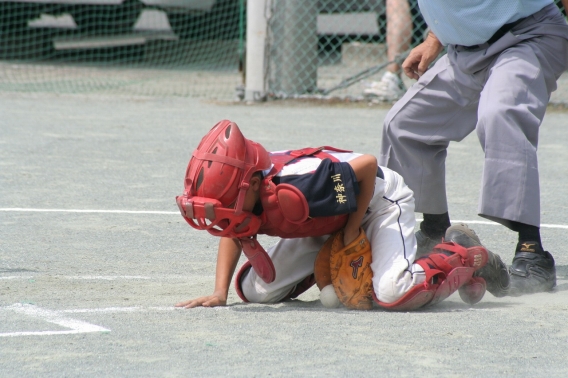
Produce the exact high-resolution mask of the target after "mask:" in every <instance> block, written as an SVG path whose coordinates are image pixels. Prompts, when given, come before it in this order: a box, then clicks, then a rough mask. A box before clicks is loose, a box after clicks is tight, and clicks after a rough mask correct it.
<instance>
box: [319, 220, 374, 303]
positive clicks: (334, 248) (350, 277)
mask: <svg viewBox="0 0 568 378" xmlns="http://www.w3.org/2000/svg"><path fill="white" fill-rule="evenodd" d="M314 275H315V278H316V283H317V285H318V288H319V289H320V290H321V289H323V288H324V287H326V286H328V285H330V284H331V285H333V288H334V289H335V294H337V297H338V298H339V300H340V301H341V303H343V304H344V305H345V307H348V308H351V309H356V310H370V309H371V308H372V307H373V294H372V291H373V281H372V280H373V271H372V270H371V243H369V240H368V239H367V236H366V235H365V232H364V231H363V229H362V228H361V229H360V232H359V236H358V237H357V239H355V240H354V241H353V242H351V243H350V244H349V245H347V246H344V245H343V231H342V230H341V231H337V232H336V233H334V234H332V235H331V236H330V237H329V239H327V241H326V242H325V244H324V245H323V247H322V248H321V250H320V251H319V252H318V255H317V257H316V261H315V264H314Z"/></svg>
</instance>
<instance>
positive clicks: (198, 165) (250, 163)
mask: <svg viewBox="0 0 568 378" xmlns="http://www.w3.org/2000/svg"><path fill="white" fill-rule="evenodd" d="M271 166H272V162H271V161H270V155H269V154H268V152H267V151H266V150H265V149H264V147H262V146H261V145H260V144H258V143H255V142H253V141H251V140H249V139H246V138H245V137H244V136H243V134H242V133H241V130H240V129H239V127H238V126H237V124H236V123H234V122H231V121H228V120H223V121H221V122H219V123H217V124H216V125H215V126H213V128H212V129H211V131H209V132H208V133H207V135H205V136H204V137H203V139H201V142H200V143H199V146H197V149H196V150H195V151H193V156H192V158H191V160H190V161H189V165H188V167H187V171H186V174H185V190H186V193H187V194H188V195H189V196H190V197H191V196H196V197H204V198H211V199H215V200H218V201H219V202H221V205H222V206H223V207H232V206H231V205H234V207H233V208H234V210H235V215H238V214H240V213H241V212H242V209H243V204H244V200H245V194H246V191H247V189H248V187H249V181H250V179H251V177H252V175H253V173H254V172H256V171H260V170H266V169H269V168H270V167H271ZM235 201H236V203H235Z"/></svg>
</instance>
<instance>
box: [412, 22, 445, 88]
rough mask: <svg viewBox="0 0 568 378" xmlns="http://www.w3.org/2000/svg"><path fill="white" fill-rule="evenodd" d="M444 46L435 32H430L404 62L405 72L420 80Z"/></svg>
mask: <svg viewBox="0 0 568 378" xmlns="http://www.w3.org/2000/svg"><path fill="white" fill-rule="evenodd" d="M443 48H444V47H443V46H442V44H441V43H440V41H439V40H438V38H437V37H436V36H435V35H434V33H432V32H430V33H428V36H427V37H426V39H425V40H424V42H422V43H421V44H419V45H418V46H416V47H415V48H413V49H412V50H411V51H410V54H408V57H407V58H406V59H405V60H404V62H403V63H402V69H403V71H404V74H405V75H406V76H408V77H409V78H411V79H415V80H418V79H419V78H420V76H422V75H424V72H426V71H427V70H428V67H429V66H430V63H432V62H433V61H434V60H435V59H436V58H437V57H438V55H439V54H440V52H441V51H442V49H443Z"/></svg>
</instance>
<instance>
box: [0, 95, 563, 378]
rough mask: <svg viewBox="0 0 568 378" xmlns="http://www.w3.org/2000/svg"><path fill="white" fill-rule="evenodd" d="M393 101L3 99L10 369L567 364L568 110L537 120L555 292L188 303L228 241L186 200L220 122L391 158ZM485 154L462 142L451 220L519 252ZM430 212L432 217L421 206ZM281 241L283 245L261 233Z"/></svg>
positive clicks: (466, 372)
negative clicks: (430, 303)
mask: <svg viewBox="0 0 568 378" xmlns="http://www.w3.org/2000/svg"><path fill="white" fill-rule="evenodd" d="M385 114H386V109H380V108H377V107H365V106H361V105H354V106H345V105H343V106H340V105H335V106H325V105H321V104H314V103H311V104H300V103H290V102H284V103H269V104H259V105H253V106H246V105H233V104H222V103H212V102H206V101H198V100H190V99H183V98H160V99H157V98H144V97H138V98H123V97H97V96H81V95H73V96H72V95H69V96H66V95H55V94H41V95H40V94H36V95H32V94H17V95H14V94H7V93H0V168H1V169H0V376H2V377H40V376H41V377H63V376H64V377H74V376H93V377H102V376H120V377H131V376H136V377H156V376H160V377H161V376H164V377H171V376H188V377H201V376H214V377H218V376H239V377H240V376H243V377H245V376H246V377H249V376H260V377H266V376H285V377H303V376H316V377H324V376H325V377H336V376H337V377H360V376H396V377H399V376H413V377H415V376H421V375H425V376H467V377H471V376H476V377H477V376H479V377H486V376H511V377H535V376H536V377H565V376H567V375H568V365H567V363H566V354H567V352H566V351H567V348H568V330H567V328H566V318H567V315H568V291H567V290H568V251H567V250H566V246H567V245H568V215H567V214H568V191H567V190H566V186H567V184H568V166H567V164H566V162H567V161H568V148H567V147H566V146H567V145H568V129H567V128H566V125H567V124H568V113H564V112H561V111H555V110H551V111H549V112H548V114H547V116H546V118H545V121H544V124H543V126H542V130H541V141H540V149H539V159H540V167H541V192H542V223H543V228H542V236H543V241H544V244H545V246H546V247H547V249H549V250H550V251H551V252H552V253H553V255H554V256H555V258H556V262H557V269H558V286H557V289H556V290H555V292H553V293H544V294H536V295H529V296H524V297H519V298H510V297H508V298H503V299H497V298H494V297H492V296H491V294H486V296H485V298H484V299H483V300H482V301H481V302H480V303H479V304H478V305H476V306H474V307H469V306H467V305H465V304H464V303H463V302H461V300H460V299H459V296H457V295H454V296H452V297H450V298H449V299H448V300H447V301H445V302H443V303H441V304H439V305H437V306H435V307H431V308H427V309H425V310H422V311H416V312H413V313H392V312H386V311H383V310H381V309H378V308H377V309H375V310H373V311H370V312H355V311H349V310H346V309H335V310H330V309H326V308H324V307H323V306H322V305H321V304H320V303H319V300H318V292H317V289H311V290H309V291H308V292H306V293H305V294H303V295H302V296H300V297H299V299H298V300H295V301H291V302H286V303H282V304H277V305H250V304H243V303H242V302H241V301H240V300H239V298H238V297H237V296H236V294H235V292H234V290H231V291H230V293H229V305H228V306H227V307H223V308H213V309H211V308H198V309H192V310H180V309H175V308H174V307H173V304H174V303H176V302H178V301H180V300H184V299H189V298H192V297H196V296H200V295H205V294H208V293H210V292H211V291H212V288H213V278H214V270H215V255H216V240H215V239H214V238H213V237H210V236H209V235H208V234H207V233H205V232H198V231H195V230H193V229H191V228H190V227H189V226H188V225H187V224H185V222H184V220H183V219H182V218H181V216H180V215H179V214H178V211H177V207H176V205H175V198H174V197H175V196H176V195H178V194H180V193H181V191H182V188H183V175H184V172H185V168H186V165H187V162H188V159H189V156H190V153H191V152H192V150H193V149H194V148H195V147H196V146H197V143H198V141H199V140H200V138H201V137H202V136H203V135H204V134H205V133H206V132H207V131H208V130H209V129H210V128H211V127H212V126H213V124H215V123H216V122H217V121H218V120H220V119H223V118H229V119H232V120H234V121H236V122H237V123H238V124H239V125H240V126H241V128H242V130H243V132H244V133H245V135H247V136H248V137H250V138H251V139H255V140H257V141H258V142H261V143H263V144H264V145H265V146H266V147H267V148H268V149H282V148H299V147H305V146H316V145H334V146H338V147H343V148H348V149H353V150H356V151H358V152H367V153H374V154H376V153H377V152H378V146H379V142H380V128H381V123H382V120H383V119H384V116H385ZM482 159H483V155H482V151H481V149H480V148H479V146H478V144H477V140H476V137H475V135H472V136H470V137H468V138H467V139H466V140H464V141H463V142H462V143H459V144H452V146H451V147H450V151H449V157H448V167H447V169H448V172H447V176H448V195H449V200H450V214H451V215H452V218H453V220H454V222H455V221H460V220H461V221H466V222H468V223H469V224H470V225H471V227H472V228H474V229H475V230H476V231H477V232H478V234H479V235H480V237H481V239H482V241H483V242H484V243H485V244H486V245H487V246H488V247H489V248H490V249H492V250H493V251H495V252H497V253H499V254H501V255H502V256H503V258H504V260H505V261H507V262H510V260H511V258H512V256H513V248H514V245H515V234H513V233H512V232H509V231H507V230H505V229H504V228H502V227H499V226H496V225H494V224H492V223H489V222H484V220H483V219H481V218H479V217H477V215H476V214H477V212H476V208H477V196H478V192H479V182H480V177H481V169H482ZM417 216H419V214H417ZM262 242H263V243H264V244H265V245H268V244H269V243H271V242H272V241H271V240H270V239H269V238H262Z"/></svg>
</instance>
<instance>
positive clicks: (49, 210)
mask: <svg viewBox="0 0 568 378" xmlns="http://www.w3.org/2000/svg"><path fill="white" fill-rule="evenodd" d="M0 211H4V212H31V213H89V214H153V215H156V214H157V215H180V212H179V211H150V210H89V209H26V208H21V207H9V208H0Z"/></svg>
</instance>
